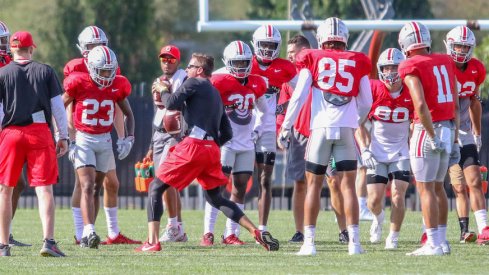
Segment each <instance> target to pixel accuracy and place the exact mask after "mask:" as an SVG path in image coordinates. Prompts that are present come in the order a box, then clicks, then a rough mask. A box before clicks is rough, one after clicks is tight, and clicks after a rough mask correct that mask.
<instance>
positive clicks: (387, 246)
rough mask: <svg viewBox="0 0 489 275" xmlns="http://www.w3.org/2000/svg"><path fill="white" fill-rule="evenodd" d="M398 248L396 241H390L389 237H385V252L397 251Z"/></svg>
mask: <svg viewBox="0 0 489 275" xmlns="http://www.w3.org/2000/svg"><path fill="white" fill-rule="evenodd" d="M397 247H398V239H397V238H396V239H392V238H391V237H387V239H385V249H387V250H394V249H397Z"/></svg>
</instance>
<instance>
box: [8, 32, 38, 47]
mask: <svg viewBox="0 0 489 275" xmlns="http://www.w3.org/2000/svg"><path fill="white" fill-rule="evenodd" d="M31 46H33V47H34V48H36V44H34V41H33V40H32V35H31V33H30V32H26V31H20V32H16V33H14V34H13V35H12V36H11V37H10V48H14V49H15V48H27V47H31Z"/></svg>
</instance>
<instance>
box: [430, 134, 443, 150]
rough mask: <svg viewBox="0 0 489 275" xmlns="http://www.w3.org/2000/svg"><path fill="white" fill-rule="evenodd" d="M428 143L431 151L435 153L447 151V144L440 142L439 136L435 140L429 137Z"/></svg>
mask: <svg viewBox="0 0 489 275" xmlns="http://www.w3.org/2000/svg"><path fill="white" fill-rule="evenodd" d="M428 142H429V144H430V147H431V150H433V151H435V152H442V151H443V150H445V143H444V142H443V141H441V140H440V138H439V137H438V136H434V137H433V138H430V137H428Z"/></svg>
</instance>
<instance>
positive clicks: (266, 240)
mask: <svg viewBox="0 0 489 275" xmlns="http://www.w3.org/2000/svg"><path fill="white" fill-rule="evenodd" d="M254 235H255V240H256V241H258V242H259V243H260V244H261V245H262V246H263V247H265V249H266V250H268V251H277V250H278V249H279V246H280V244H279V242H278V240H277V239H274V238H273V237H272V234H270V232H268V231H260V230H258V229H255V232H254Z"/></svg>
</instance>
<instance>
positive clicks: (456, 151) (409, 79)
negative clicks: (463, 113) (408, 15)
mask: <svg viewBox="0 0 489 275" xmlns="http://www.w3.org/2000/svg"><path fill="white" fill-rule="evenodd" d="M399 46H400V48H401V50H402V51H403V53H404V55H405V56H406V58H407V59H406V61H404V62H402V63H401V64H400V65H399V69H398V71H399V75H400V76H401V78H403V79H404V83H405V84H406V86H407V88H408V89H409V92H410V94H411V97H412V100H413V104H414V111H415V112H414V130H413V133H412V137H411V141H410V152H409V156H410V162H411V168H412V171H413V174H414V177H415V179H416V187H417V189H418V192H419V194H420V197H421V208H422V211H423V218H424V222H425V225H426V233H427V237H428V241H427V243H426V244H425V245H423V246H422V247H421V248H419V249H417V250H415V251H414V252H412V253H408V254H407V255H416V256H417V255H444V254H449V253H450V246H449V245H448V242H447V240H446V230H447V227H446V226H447V215H448V201H447V196H446V193H445V189H444V188H443V180H444V179H445V175H446V172H447V169H448V159H449V157H450V158H454V159H456V158H457V157H458V158H460V147H459V146H458V144H456V143H454V142H457V139H458V128H459V115H458V98H457V96H458V94H457V91H456V87H455V77H454V74H455V71H454V69H455V66H454V64H453V62H452V61H451V59H450V57H449V56H447V55H445V54H444V55H441V54H432V53H430V47H431V37H430V32H429V30H428V28H426V26H424V25H423V24H420V23H419V22H410V23H407V24H406V25H404V27H403V28H402V29H401V31H400V32H399Z"/></svg>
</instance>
